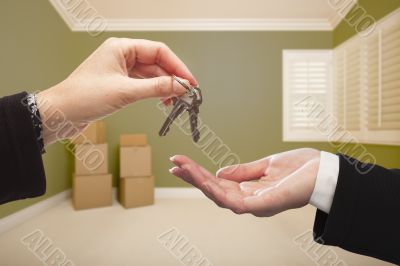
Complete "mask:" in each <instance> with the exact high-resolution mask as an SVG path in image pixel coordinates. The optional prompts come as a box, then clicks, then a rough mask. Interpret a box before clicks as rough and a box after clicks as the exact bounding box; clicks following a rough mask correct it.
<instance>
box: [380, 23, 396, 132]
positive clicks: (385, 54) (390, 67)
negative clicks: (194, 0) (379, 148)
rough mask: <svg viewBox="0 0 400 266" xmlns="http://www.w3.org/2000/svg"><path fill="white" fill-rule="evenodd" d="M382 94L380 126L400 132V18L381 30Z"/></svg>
mask: <svg viewBox="0 0 400 266" xmlns="http://www.w3.org/2000/svg"><path fill="white" fill-rule="evenodd" d="M380 37H381V42H380V44H381V49H380V50H381V60H382V62H381V68H382V69H381V74H382V77H381V82H382V84H381V93H380V101H381V103H380V114H379V120H378V121H379V123H378V126H379V128H380V129H383V130H400V16H397V17H395V18H394V19H393V21H390V22H388V24H387V26H386V27H384V28H383V29H382V30H381V34H380Z"/></svg>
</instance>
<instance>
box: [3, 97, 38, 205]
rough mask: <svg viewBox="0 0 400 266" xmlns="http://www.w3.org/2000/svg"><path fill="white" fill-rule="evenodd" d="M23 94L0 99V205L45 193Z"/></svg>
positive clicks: (29, 116) (35, 143)
mask: <svg viewBox="0 0 400 266" xmlns="http://www.w3.org/2000/svg"><path fill="white" fill-rule="evenodd" d="M26 96H27V93H26V92H23V93H19V94H16V95H13V96H7V97H4V98H1V99H0V151H1V152H0V169H1V173H0V204H3V203H6V202H9V201H13V200H18V199H24V198H31V197H37V196H40V195H43V194H44V193H45V191H46V178H45V173H44V167H43V161H42V155H41V151H40V150H39V147H38V145H37V137H36V134H35V131H34V128H33V124H32V117H31V113H30V111H29V110H28V108H27V106H26V105H24V104H23V101H24V99H26Z"/></svg>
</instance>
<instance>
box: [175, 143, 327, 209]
mask: <svg viewBox="0 0 400 266" xmlns="http://www.w3.org/2000/svg"><path fill="white" fill-rule="evenodd" d="M319 158H320V152H319V151H318V150H314V149H308V148H304V149H297V150H292V151H287V152H283V153H279V154H275V155H271V156H268V157H265V158H263V159H260V160H257V161H254V162H250V163H246V164H239V165H233V166H228V167H225V168H222V169H220V170H219V171H218V172H217V175H216V176H214V175H212V174H211V173H210V172H208V171H207V170H206V169H204V168H203V167H201V166H200V165H198V164H197V163H196V162H194V161H193V160H191V159H190V158H188V157H186V156H183V155H176V156H173V157H172V158H171V160H172V162H173V163H174V164H175V165H176V167H174V168H172V169H171V170H170V172H171V173H172V174H174V175H176V176H178V177H180V178H182V179H183V180H185V181H186V182H188V183H190V184H192V185H194V186H196V187H197V188H199V189H200V190H202V191H203V193H204V194H205V195H206V196H207V197H208V198H210V199H211V200H213V201H214V202H215V203H216V204H217V205H218V206H220V207H223V208H228V209H230V210H232V211H233V212H235V213H238V214H242V213H251V214H253V215H255V216H260V217H264V216H272V215H275V214H277V213H280V212H282V211H285V210H287V209H292V208H299V207H302V206H304V205H306V204H308V202H309V200H310V197H311V194H312V192H313V189H314V186H315V180H316V176H317V173H318V167H319Z"/></svg>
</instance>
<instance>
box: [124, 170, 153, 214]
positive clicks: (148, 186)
mask: <svg viewBox="0 0 400 266" xmlns="http://www.w3.org/2000/svg"><path fill="white" fill-rule="evenodd" d="M118 199H119V202H120V203H121V205H122V206H124V207H125V208H132V207H140V206H147V205H152V204H154V177H153V176H146V177H125V178H121V179H120V183H119V193H118Z"/></svg>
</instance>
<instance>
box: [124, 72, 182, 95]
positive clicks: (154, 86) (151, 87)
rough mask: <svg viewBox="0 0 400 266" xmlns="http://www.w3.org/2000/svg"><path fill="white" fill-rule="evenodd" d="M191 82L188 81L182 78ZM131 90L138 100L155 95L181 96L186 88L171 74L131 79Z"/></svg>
mask: <svg viewBox="0 0 400 266" xmlns="http://www.w3.org/2000/svg"><path fill="white" fill-rule="evenodd" d="M182 81H183V82H185V83H187V84H189V82H188V81H186V80H182ZM130 83H131V86H130V87H131V88H130V89H131V90H132V93H133V94H134V95H133V96H134V98H135V99H137V100H140V99H146V98H154V97H172V96H181V95H183V94H184V93H185V92H186V89H185V88H184V87H183V86H182V85H181V84H179V82H177V81H176V80H174V79H173V78H172V77H170V76H162V77H156V78H149V79H130Z"/></svg>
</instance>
